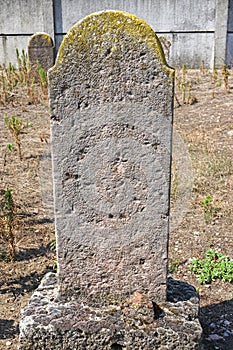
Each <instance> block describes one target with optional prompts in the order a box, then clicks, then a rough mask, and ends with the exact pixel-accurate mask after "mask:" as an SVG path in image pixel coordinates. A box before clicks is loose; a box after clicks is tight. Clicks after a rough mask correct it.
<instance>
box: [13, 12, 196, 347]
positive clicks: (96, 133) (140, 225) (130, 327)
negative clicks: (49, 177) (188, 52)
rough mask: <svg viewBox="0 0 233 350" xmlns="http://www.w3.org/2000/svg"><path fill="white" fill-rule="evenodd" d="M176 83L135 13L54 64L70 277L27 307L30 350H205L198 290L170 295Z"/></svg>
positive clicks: (93, 28) (87, 37)
mask: <svg viewBox="0 0 233 350" xmlns="http://www.w3.org/2000/svg"><path fill="white" fill-rule="evenodd" d="M173 79H174V71H173V70H172V69H171V68H169V67H168V66H167V65H166V62H165V59H164V55H163V52H162V49H161V45H160V42H159V41H158V39H157V37H156V35H155V33H154V31H153V30H152V29H151V28H150V27H149V26H148V25H147V24H146V23H145V22H144V21H142V20H141V19H139V18H137V17H135V16H132V15H130V14H128V13H123V12H119V11H105V12H101V13H96V14H93V15H90V16H88V17H86V18H85V19H84V20H82V21H80V22H78V23H77V24H76V25H75V26H74V27H73V28H71V30H70V31H69V33H68V34H67V36H66V37H65V38H64V41H63V43H62V45H61V47H60V50H59V54H58V58H57V60H56V64H55V66H54V67H53V68H52V70H50V72H49V85H50V109H51V125H52V155H53V177H54V196H55V223H56V234H57V258H58V283H57V281H56V276H55V275H52V274H50V275H49V276H47V277H46V278H45V279H44V281H43V282H42V284H41V286H40V287H39V289H38V290H37V291H36V292H35V293H34V295H33V297H32V298H31V301H30V304H29V306H28V307H27V308H25V310H24V311H23V313H22V319H21V324H20V329H21V336H20V349H24V350H25V349H46V350H48V349H55V348H56V349H57V350H58V349H127V350H128V349H134V350H135V349H144V350H146V349H172V348H176V349H186V348H189V349H198V348H199V345H198V344H199V340H200V335H201V327H200V324H199V322H198V305H199V304H198V298H197V295H196V293H195V290H194V289H193V288H192V287H190V286H188V285H187V284H183V285H179V283H178V282H174V281H172V280H170V282H169V286H168V293H167V245H168V223H169V187H170V161H171V138H172V114H173V112H172V105H173ZM167 294H168V296H169V299H170V300H171V301H172V300H173V301H174V299H176V301H177V302H179V303H177V304H176V305H175V304H174V303H172V302H168V301H166V299H167ZM192 298H193V299H192ZM184 299H186V300H185V301H184ZM190 299H192V301H190ZM177 314H178V315H179V316H177ZM28 344H29V345H28Z"/></svg>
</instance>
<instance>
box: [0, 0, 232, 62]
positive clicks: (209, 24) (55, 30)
mask: <svg viewBox="0 0 233 350" xmlns="http://www.w3.org/2000/svg"><path fill="white" fill-rule="evenodd" d="M0 8H1V11H0V33H2V34H0V62H8V61H9V60H11V61H12V62H14V61H15V48H16V47H18V48H19V49H22V48H26V47H27V43H28V39H29V37H30V35H32V34H33V33H35V32H38V31H44V32H46V33H48V34H50V35H51V36H52V38H54V39H55V41H56V46H57V48H58V46H59V44H60V42H61V40H62V38H63V37H64V34H65V33H66V32H67V31H68V30H69V28H70V27H71V26H72V25H73V24H75V23H76V22H77V21H78V20H79V19H81V18H83V17H84V16H86V15H88V14H90V13H92V12H96V11H101V10H106V9H120V10H124V11H127V12H130V13H133V14H135V15H137V16H139V17H141V18H142V19H144V20H145V21H147V22H148V23H149V24H150V25H151V26H152V27H153V28H154V30H155V31H156V33H157V34H158V35H159V36H160V35H161V36H166V37H167V38H168V39H169V40H170V42H171V44H172V45H171V50H170V60H169V64H170V65H172V66H175V67H177V66H181V65H182V64H184V63H185V64H187V65H188V66H189V67H199V66H200V64H201V61H202V60H204V62H205V64H206V65H207V66H213V65H219V66H220V65H221V64H223V63H225V62H226V63H227V64H231V65H233V0H8V1H6V0H0Z"/></svg>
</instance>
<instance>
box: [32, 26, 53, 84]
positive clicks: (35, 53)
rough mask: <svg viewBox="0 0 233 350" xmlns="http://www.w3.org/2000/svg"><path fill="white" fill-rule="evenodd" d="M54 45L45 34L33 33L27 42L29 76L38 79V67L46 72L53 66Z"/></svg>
mask: <svg viewBox="0 0 233 350" xmlns="http://www.w3.org/2000/svg"><path fill="white" fill-rule="evenodd" d="M54 50H55V48H54V44H53V40H52V38H51V37H50V36H49V35H48V34H46V33H35V34H33V35H32V36H31V38H30V40H29V42H28V58H29V62H30V64H31V76H32V77H36V78H37V77H38V65H40V66H41V67H42V68H43V69H44V70H45V71H46V72H47V71H48V69H49V68H51V67H52V66H53V65H54V52H55V51H54Z"/></svg>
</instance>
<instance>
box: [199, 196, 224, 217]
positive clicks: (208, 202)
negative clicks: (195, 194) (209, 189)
mask: <svg viewBox="0 0 233 350" xmlns="http://www.w3.org/2000/svg"><path fill="white" fill-rule="evenodd" d="M201 205H202V207H203V209H204V219H205V222H206V223H208V222H209V221H210V220H211V219H212V218H213V217H214V216H215V215H216V214H217V213H218V212H219V211H220V210H221V208H219V207H216V206H215V204H214V201H213V198H212V196H211V195H210V194H207V196H206V197H205V198H204V199H203V200H202V201H201Z"/></svg>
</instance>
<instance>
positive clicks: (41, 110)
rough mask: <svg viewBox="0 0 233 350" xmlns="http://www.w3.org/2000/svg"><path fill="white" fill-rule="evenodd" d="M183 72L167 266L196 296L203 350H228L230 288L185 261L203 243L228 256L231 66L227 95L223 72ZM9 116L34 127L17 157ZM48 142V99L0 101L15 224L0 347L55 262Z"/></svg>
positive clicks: (0, 135) (1, 297) (232, 312)
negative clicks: (200, 279)
mask: <svg viewBox="0 0 233 350" xmlns="http://www.w3.org/2000/svg"><path fill="white" fill-rule="evenodd" d="M183 75H184V77H183V81H182V71H180V72H177V77H178V79H177V83H176V97H177V98H176V99H175V103H174V104H175V109H174V127H175V130H176V131H175V133H174V165H173V172H174V174H173V188H172V222H171V233H170V246H169V261H170V264H169V265H170V271H172V277H173V278H177V279H181V280H185V281H186V282H189V283H190V284H193V285H195V286H196V288H197V289H198V291H199V293H200V300H201V310H200V320H201V323H202V326H203V330H204V336H203V346H204V349H205V350H212V349H221V350H223V349H225V350H227V349H228V350H230V349H233V288H232V287H233V286H232V284H231V283H229V282H224V281H219V280H217V281H214V282H212V283H211V284H209V285H199V284H198V283H197V280H196V276H195V275H194V274H193V273H191V272H190V270H189V268H188V265H189V261H190V258H192V257H194V256H195V257H200V258H203V257H204V253H205V251H206V250H207V249H208V248H213V249H216V250H217V251H218V252H222V253H224V254H226V255H228V256H229V257H230V258H233V249H232V248H233V240H232V237H233V235H232V222H233V215H232V211H233V209H232V195H233V166H232V159H233V155H232V147H233V71H231V72H230V77H229V85H230V90H229V92H227V91H226V89H225V87H224V82H223V77H222V75H221V71H219V72H218V76H216V74H215V75H214V76H213V74H212V73H211V72H209V71H207V70H206V71H205V70H204V71H201V70H198V71H188V72H187V75H186V73H185V72H183ZM179 86H180V88H179ZM182 87H183V93H184V92H185V93H186V96H184V95H183V101H182ZM189 90H190V91H189ZM13 114H14V115H15V116H18V117H20V118H22V119H23V120H24V121H29V122H32V124H33V125H32V127H30V128H28V129H27V130H25V133H24V134H22V154H23V159H22V161H20V160H19V159H18V157H17V150H16V148H15V147H14V148H13V150H12V151H8V150H7V149H6V145H7V144H8V143H14V142H13V141H12V139H11V135H10V133H9V131H8V130H7V129H6V127H5V125H4V121H3V116H4V115H8V116H10V115H13ZM182 140H183V141H182ZM49 142H50V141H49V112H48V106H47V103H46V101H44V103H38V104H33V101H29V99H28V97H27V95H26V92H25V91H23V90H22V91H16V92H15V93H14V94H13V95H12V96H11V98H10V99H9V100H8V101H7V103H5V105H0V154H1V156H0V157H1V158H0V179H1V180H0V190H4V189H6V188H12V190H13V196H14V199H15V203H16V208H17V221H18V224H17V228H16V232H15V234H16V260H15V262H9V261H7V260H6V257H5V251H6V246H5V245H4V242H3V241H1V242H0V243H1V247H0V255H1V259H0V349H12V350H14V349H16V344H17V338H18V322H19V313H20V310H21V308H22V307H24V306H25V305H26V304H27V301H28V299H29V297H30V296H31V294H32V292H33V290H34V289H35V288H36V287H37V286H38V284H39V282H40V280H41V278H42V277H43V276H44V274H45V273H46V272H47V271H48V270H52V269H53V267H54V254H53V252H51V249H50V242H51V241H52V240H53V238H54V225H53V214H52V185H51V173H50V171H51V163H50V151H49ZM208 194H210V195H211V198H212V199H213V202H212V211H211V213H210V215H208V217H206V216H205V215H204V208H203V206H202V204H201V202H202V200H203V199H204V198H205V197H206V196H207V195H208Z"/></svg>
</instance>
